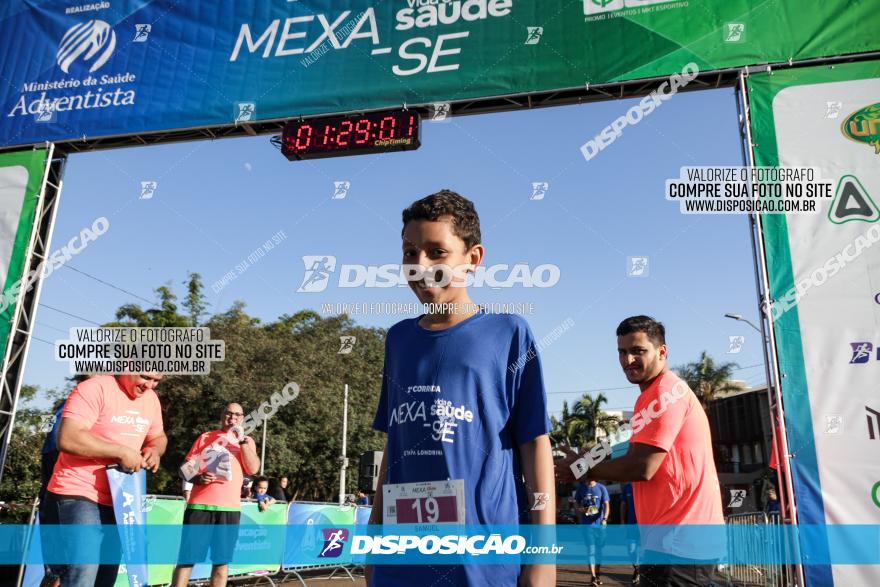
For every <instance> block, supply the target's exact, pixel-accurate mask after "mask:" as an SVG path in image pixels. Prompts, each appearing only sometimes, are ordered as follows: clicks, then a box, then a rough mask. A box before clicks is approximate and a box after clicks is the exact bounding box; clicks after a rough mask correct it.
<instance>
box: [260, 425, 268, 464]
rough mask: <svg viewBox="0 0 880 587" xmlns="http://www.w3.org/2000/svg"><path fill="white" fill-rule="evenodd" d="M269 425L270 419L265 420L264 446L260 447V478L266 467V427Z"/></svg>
mask: <svg viewBox="0 0 880 587" xmlns="http://www.w3.org/2000/svg"><path fill="white" fill-rule="evenodd" d="M268 425H269V418H264V419H263V446H262V447H260V477H262V476H263V471H264V470H265V467H266V427H267V426H268Z"/></svg>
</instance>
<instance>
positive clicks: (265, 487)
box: [257, 481, 269, 495]
mask: <svg viewBox="0 0 880 587" xmlns="http://www.w3.org/2000/svg"><path fill="white" fill-rule="evenodd" d="M267 491H269V483H268V482H266V481H260V482H259V483H257V494H258V495H263V494H264V493H266V492H267Z"/></svg>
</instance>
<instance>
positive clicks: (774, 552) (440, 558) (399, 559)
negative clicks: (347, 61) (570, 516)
mask: <svg viewBox="0 0 880 587" xmlns="http://www.w3.org/2000/svg"><path fill="white" fill-rule="evenodd" d="M28 528H29V527H28V526H22V525H11V524H10V525H7V524H4V525H2V526H0V542H2V544H3V546H2V548H0V564H14V563H17V562H21V560H22V552H21V548H20V547H12V546H10V544H13V542H11V541H13V540H14V541H20V540H23V539H24V537H25V536H26V533H27V531H28ZM278 528H283V526H277V525H271V524H270V525H269V526H255V525H246V526H242V531H243V532H245V533H254V532H259V531H260V530H261V529H268V531H267V533H266V534H265V535H264V538H265V541H266V542H267V543H269V544H270V545H271V548H268V549H262V550H260V551H259V552H254V551H250V552H246V551H243V550H241V549H237V550H236V552H235V555H234V559H233V562H232V566H233V568H238V569H239V570H242V569H243V567H241V566H238V567H235V566H236V565H242V564H245V565H253V567H254V569H255V570H253V571H250V572H261V571H260V570H256V567H257V566H259V567H261V569H265V571H266V572H271V569H273V568H274V569H277V568H278V566H279V561H280V553H281V547H282V545H283V544H284V542H285V540H286V539H289V538H290V537H294V538H297V539H300V540H301V539H302V538H304V537H305V536H307V535H313V536H314V538H313V539H312V542H311V543H310V545H309V546H308V548H307V549H306V550H303V551H302V552H300V553H297V555H296V556H295V558H294V559H293V561H292V564H290V565H289V567H288V568H299V567H306V566H315V565H316V564H321V565H324V566H327V565H331V566H335V565H340V564H348V563H344V562H341V561H339V560H338V559H340V558H343V559H344V556H345V553H354V554H361V555H365V556H366V560H367V562H368V563H369V564H380V565H381V564H394V565H398V564H404V565H425V564H429V565H435V564H440V565H442V564H477V565H486V564H501V563H504V564H510V563H517V564H562V565H582V564H586V563H587V562H588V561H589V560H590V556H591V548H592V547H595V546H597V545H599V544H601V547H600V548H595V550H594V552H595V557H596V562H599V563H601V564H615V565H629V564H631V560H632V559H631V556H632V550H631V547H632V545H633V540H634V537H635V536H639V537H641V538H640V539H639V542H637V543H635V546H636V547H637V548H639V549H640V550H641V554H640V559H641V560H642V561H643V562H644V563H646V564H652V563H653V564H676V563H678V564H680V561H681V557H680V556H676V555H674V554H668V553H666V552H663V551H658V550H655V549H652V548H646V546H647V544H646V543H645V539H644V537H643V535H644V533H645V532H646V531H650V532H653V533H654V534H655V536H656V537H657V538H658V543H659V542H670V543H676V544H677V545H679V546H681V545H685V546H686V547H688V548H690V550H689V552H690V553H691V555H692V557H693V558H691V559H689V560H691V561H694V562H695V563H697V562H709V561H716V562H718V563H719V564H736V565H767V564H803V565H805V567H810V568H814V567H821V566H822V565H828V564H840V565H878V564H880V539H878V536H880V525H877V524H863V525H859V524H841V525H800V526H792V525H777V524H757V525H735V526H732V525H731V526H729V525H716V526H698V525H683V526H651V527H648V526H639V527H638V532H634V530H635V528H634V527H632V526H627V525H620V524H615V525H610V526H591V525H574V524H572V525H561V526H453V525H443V524H435V525H397V526H376V527H373V528H370V530H369V531H368V532H366V533H360V532H356V531H355V527H354V526H326V525H288V526H287V532H283V531H281V532H279V531H277V529H278ZM107 531H108V532H116V529H115V528H112V527H108V529H107ZM139 531H141V532H146V534H147V535H148V536H149V538H150V540H149V542H148V552H147V553H146V555H145V557H144V558H143V559H142V560H134V561H133V562H135V563H139V562H143V561H144V560H146V559H149V561H150V565H151V569H152V568H153V565H155V564H174V563H175V562H176V561H177V556H178V552H177V548H178V544H179V540H180V532H181V528H180V526H179V525H159V526H153V525H148V526H146V527H140V528H139ZM97 532H100V529H99V528H98V529H96V527H95V526H92V527H87V526H85V525H82V526H53V527H51V528H49V527H42V528H41V532H40V534H41V535H42V536H43V537H44V538H45V537H46V536H49V537H51V538H58V539H61V540H91V539H94V538H95V537H96V536H97ZM285 534H286V536H285ZM244 535H245V536H246V535H247V534H244ZM157 540H161V542H157ZM796 542H799V544H800V546H801V552H800V553H798V551H797V549H796V548H794V547H793V545H794V544H795V543H796ZM38 543H39V537H35V538H34V540H33V541H32V547H31V548H30V549H29V550H28V552H27V556H26V557H25V562H26V563H27V564H31V565H39V564H41V563H43V562H49V563H54V564H59V563H61V562H62V559H63V558H65V557H64V555H63V554H57V553H56V556H52V554H53V553H48V554H46V555H45V556H44V555H43V553H42V551H41V549H40V548H34V547H33V545H35V544H36V546H39V544H38ZM300 544H302V542H300ZM756 544H761V545H766V548H755V545H756ZM718 545H724V548H723V549H721V550H719V549H718ZM340 549H341V550H342V555H340V556H338V557H337V556H333V553H335V552H338V551H339V550H340ZM675 550H676V552H679V547H678V546H677V547H675ZM321 553H325V554H324V557H321V556H320V555H321ZM328 555H330V556H328ZM112 558H113V557H112V553H110V552H109V551H107V552H103V553H102V552H100V549H95V550H93V551H91V552H82V553H80V557H79V558H77V559H76V560H67V561H64V562H66V563H69V564H96V563H108V562H110V560H111V559H112ZM314 561H322V562H320V563H316V562H314ZM285 566H288V564H287V563H285ZM236 574H241V573H240V572H239V573H236ZM159 583H161V581H159ZM149 584H151V585H152V584H157V581H156V580H155V579H150V581H149Z"/></svg>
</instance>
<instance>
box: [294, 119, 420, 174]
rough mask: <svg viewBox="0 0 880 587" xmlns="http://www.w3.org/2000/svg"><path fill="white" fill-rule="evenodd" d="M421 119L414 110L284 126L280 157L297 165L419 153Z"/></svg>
mask: <svg viewBox="0 0 880 587" xmlns="http://www.w3.org/2000/svg"><path fill="white" fill-rule="evenodd" d="M420 127H421V118H420V117H419V113H418V112H416V111H413V110H396V111H393V112H387V111H386V112H371V113H369V114H364V115H362V116H334V117H328V118H312V119H309V120H302V121H298V122H290V123H288V124H287V125H285V127H284V130H283V131H282V133H281V153H282V154H283V155H284V156H285V157H287V158H288V159H290V160H291V161H296V160H299V159H317V158H320V157H332V156H336V155H360V154H364V153H384V152H388V151H407V150H411V149H418V148H419V146H420V145H421V142H420V137H419V131H420Z"/></svg>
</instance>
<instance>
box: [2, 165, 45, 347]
mask: <svg viewBox="0 0 880 587" xmlns="http://www.w3.org/2000/svg"><path fill="white" fill-rule="evenodd" d="M45 169H46V151H45V150H43V149H36V150H33V151H22V152H18V153H3V154H0V281H2V283H3V294H2V297H0V349H3V352H5V349H6V343H7V340H8V337H9V329H10V327H11V323H12V317H13V312H14V311H15V304H16V301H17V299H18V297H19V296H21V295H23V294H24V292H25V291H27V289H28V287H29V284H28V280H27V279H22V277H23V275H22V274H23V272H24V267H25V261H26V259H25V256H26V255H27V247H28V243H29V241H30V237H31V233H32V232H33V228H34V210H35V208H36V205H37V197H38V196H39V193H40V189H41V187H42V182H43V175H44V172H45Z"/></svg>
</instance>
